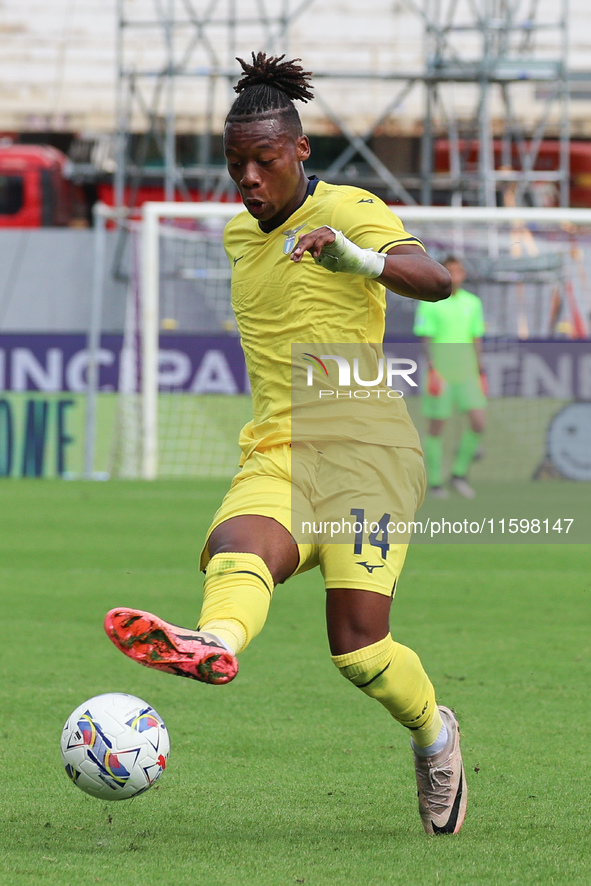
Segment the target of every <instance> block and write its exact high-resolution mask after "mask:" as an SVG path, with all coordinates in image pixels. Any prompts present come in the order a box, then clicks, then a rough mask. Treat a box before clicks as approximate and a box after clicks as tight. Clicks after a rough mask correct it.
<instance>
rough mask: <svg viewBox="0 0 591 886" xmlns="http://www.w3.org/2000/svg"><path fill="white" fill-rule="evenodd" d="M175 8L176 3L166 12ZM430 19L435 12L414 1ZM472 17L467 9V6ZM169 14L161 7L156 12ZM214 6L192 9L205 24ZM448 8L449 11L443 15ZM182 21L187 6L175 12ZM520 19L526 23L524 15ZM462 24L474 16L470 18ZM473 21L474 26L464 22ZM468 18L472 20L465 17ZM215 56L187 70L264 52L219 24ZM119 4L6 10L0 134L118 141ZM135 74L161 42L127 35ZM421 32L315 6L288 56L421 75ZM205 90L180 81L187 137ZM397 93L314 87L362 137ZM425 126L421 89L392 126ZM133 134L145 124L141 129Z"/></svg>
mask: <svg viewBox="0 0 591 886" xmlns="http://www.w3.org/2000/svg"><path fill="white" fill-rule="evenodd" d="M168 2H170V0H168ZM414 2H415V3H416V5H417V6H418V7H420V8H424V7H425V4H427V3H428V2H430V0H414ZM511 2H512V4H513V8H514V10H515V12H516V19H517V20H519V18H520V16H525V15H526V14H527V9H529V7H530V3H529V2H528V0H511ZM462 4H464V5H465V6H466V7H467V5H468V0H460V4H459V8H460V9H461V8H462ZM161 5H162V6H163V7H166V5H167V4H166V2H163V3H162V4H161ZM208 5H210V4H209V3H206V2H205V0H193V7H194V9H195V10H196V11H197V12H198V13H199V12H200V10H203V9H204V8H206V7H207V6H208ZM237 5H238V7H239V9H240V15H241V16H245V15H247V14H249V13H250V12H251V11H252V12H254V11H255V10H256V9H257V8H260V6H261V4H260V3H258V4H257V3H256V2H255V0H240V2H239V3H238V4H237ZM263 5H264V6H266V8H267V9H268V10H269V11H273V10H278V9H281V8H283V6H284V2H283V0H267V2H266V4H263ZM288 5H289V6H290V8H291V9H296V8H298V7H300V6H305V5H306V4H305V2H302V0H290V3H289V4H288ZM443 5H445V3H443ZM228 6H229V2H228V0H218V2H217V4H216V5H215V17H216V18H217V19H224V18H226V17H227V11H228ZM558 6H559V3H558V2H552V0H540V3H539V4H538V7H539V10H540V11H539V13H538V20H539V21H542V20H543V19H544V16H546V17H547V19H548V20H549V21H555V20H556V15H557V13H556V9H557V7H558ZM124 8H125V10H126V14H127V15H129V16H130V17H132V18H133V19H134V20H139V19H142V18H143V19H147V18H151V19H154V17H155V12H154V10H155V3H154V0H125V2H124ZM176 8H177V13H178V15H179V16H180V15H182V14H184V13H183V9H184V5H182V4H180V2H179V0H176ZM522 10H523V11H522ZM466 15H467V14H466ZM467 17H468V16H467ZM470 17H471V18H472V16H470ZM570 20H571V51H570V65H571V67H572V68H579V69H581V68H587V69H591V61H590V58H589V45H590V44H591V4H590V3H589V2H588V0H571V12H570ZM205 33H206V34H207V37H208V40H209V41H210V47H211V49H210V50H209V51H208V50H206V49H205V48H204V47H203V46H201V47H200V48H199V49H198V50H197V51H196V52H195V53H194V54H193V56H192V59H191V65H190V67H191V68H193V69H196V68H197V67H198V66H203V65H206V66H207V65H210V64H211V63H212V62H213V63H217V64H220V65H221V66H223V67H224V68H227V67H228V65H231V67H232V69H234V70H237V65H236V63H235V62H234V61H232V59H233V57H234V56H235V55H246V56H248V54H249V52H250V50H251V49H257V48H260V47H261V46H262V45H263V43H264V38H263V34H264V31H263V29H262V28H261V27H260V26H259V25H256V26H255V25H250V26H247V25H241V26H240V28H239V29H238V30H237V31H236V34H235V46H233V47H232V46H230V36H231V35H230V32H229V30H228V28H227V27H226V26H225V25H223V24H215V23H214V24H212V25H210V26H208V28H207V29H206V32H205ZM116 34H117V27H116V0H51V2H47V0H0V41H1V44H0V45H1V47H2V51H1V52H0V83H1V84H2V87H1V93H0V94H1V96H2V100H1V102H0V129H5V130H17V131H18V130H31V129H56V130H75V131H81V130H98V131H112V130H113V128H114V126H115V91H116V71H115V62H116ZM129 34H130V37H129V43H128V46H129V48H130V52H129V55H128V59H129V61H130V63H132V64H136V65H138V66H140V67H151V68H153V69H154V70H157V69H158V67H159V66H160V65H161V64H162V62H163V58H164V54H163V51H162V39H161V34H157V32H155V31H154V30H150V29H146V30H141V31H140V30H138V29H136V30H134V32H133V35H132V34H131V31H130V32H129ZM193 34H194V30H187V29H180V30H179V31H178V33H177V38H176V39H177V45H178V46H179V48H181V49H182V46H183V45H184V43H185V42H186V41H187V40H188V39H190V37H191V36H192V35H193ZM422 40H423V25H422V22H421V19H420V16H419V15H418V14H417V13H416V12H411V11H409V8H408V6H407V5H406V3H405V0H365V2H363V3H361V2H357V0H355V2H353V0H311V2H310V3H309V4H308V6H307V7H306V8H305V10H304V12H303V13H302V14H301V15H300V16H299V17H297V18H296V19H295V20H294V21H293V23H292V25H291V27H290V45H289V48H288V52H289V54H290V55H294V56H301V57H302V58H303V61H304V64H305V66H306V67H307V68H310V69H311V70H313V71H317V72H322V71H332V72H334V71H341V72H342V71H345V70H352V71H358V72H361V71H369V72H374V73H378V74H382V75H384V74H387V73H388V72H392V71H396V70H398V71H400V70H403V71H415V72H420V71H421V70H422V67H423V55H422V54H423V47H422ZM557 40H558V33H557V30H556V29H553V28H550V29H549V30H548V31H547V32H546V34H545V35H544V36H543V38H542V39H541V41H540V43H541V46H540V53H541V55H544V54H545V53H547V54H548V55H549V56H550V57H551V58H555V57H556V56H557V54H559V50H558V47H557ZM466 44H467V47H468V54H469V53H470V52H472V53H473V54H474V53H475V52H477V51H478V50H477V46H478V38H477V37H473V38H470V36H467V37H466ZM204 87H205V82H204V80H203V79H202V78H197V79H196V78H190V79H187V80H185V81H182V80H181V81H178V83H177V88H176V98H177V110H178V113H179V118H180V120H179V123H180V126H179V128H180V129H185V130H194V129H198V128H199V127H200V126H201V125H202V124H203V119H204V111H205V88H204ZM396 89H397V86H396V84H395V83H394V82H392V81H389V82H385V81H378V82H367V81H366V82H362V81H357V82H355V81H350V80H326V81H325V80H322V79H320V78H319V79H318V80H317V90H318V93H319V94H320V95H321V96H322V97H324V98H326V100H327V102H328V103H329V105H330V106H331V107H334V108H335V109H336V110H337V112H338V113H339V114H340V115H342V116H346V118H347V120H348V121H349V123H350V125H352V126H353V128H355V129H356V130H358V131H360V130H363V128H364V127H365V126H366V125H367V124H369V123H370V122H371V120H372V119H373V118H374V117H375V115H376V114H377V113H378V112H379V111H380V110H381V109H382V108H384V107H385V105H386V104H387V102H388V101H389V99H390V98H391V97H392V96H393V95H394V94H395V90H396ZM230 97H231V96H230V93H229V89H228V87H227V86H226V85H225V84H224V83H221V84H220V86H219V89H218V95H217V99H216V103H217V107H218V112H217V121H218V124H219V122H220V120H221V118H222V115H223V113H224V112H225V110H226V109H227V107H228V102H229V99H230ZM471 101H472V98H471V96H469V95H468V94H466V95H465V96H462V94H461V92H460V93H459V94H458V98H457V106H456V108H455V113H456V114H458V116H461V114H462V113H463V109H464V108H465V107H466V108H467V106H468V105H469V104H470V102H471ZM519 104H520V107H519V108H518V109H517V110H518V113H519V114H520V116H522V118H523V119H524V120H527V118H528V115H529V116H530V115H531V114H532V113H534V116H535V109H534V104H535V103H534V101H533V93H532V88H531V86H527V85H526V86H525V87H524V91H523V97H521V98H520V99H519ZM571 116H572V118H573V127H574V131H575V134H585V133H588V134H589V135H591V124H590V123H588V122H587V118H588V117H591V115H589V113H588V103H587V102H580V101H578V102H573V104H572V108H571ZM304 117H305V120H306V123H307V125H308V128H310V130H311V131H313V130H314V129H315V130H316V131H326V132H330V131H331V125H330V123H329V121H328V119H327V117H326V114H325V112H324V110H323V109H322V107H321V105H320V103H319V102H316V103H313V104H311V105H310V106H308V107H306V109H305V111H304ZM421 117H422V96H421V88H420V86H417V87H415V88H414V90H413V92H412V93H411V95H410V96H409V98H408V99H407V100H406V102H405V103H404V105H403V107H402V108H401V109H400V111H399V113H398V114H397V115H396V116H395V118H394V120H393V122H392V127H391V128H393V129H394V131H398V132H406V133H408V132H412V131H413V128H414V127H416V124H417V123H418V122H419V121H420V120H421ZM138 125H141V122H140V121H139V119H138Z"/></svg>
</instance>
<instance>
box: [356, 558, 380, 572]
mask: <svg viewBox="0 0 591 886" xmlns="http://www.w3.org/2000/svg"><path fill="white" fill-rule="evenodd" d="M357 565H358V566H365V568H366V569H367V571H368V572H369V573H370V574H371V573H372V572H373V571H374V569H383V568H384V565H385V564H384V563H375V564H373V563H367V562H366V561H365V560H363V561H362V562H361V563H358V564H357Z"/></svg>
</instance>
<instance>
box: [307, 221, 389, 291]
mask: <svg viewBox="0 0 591 886" xmlns="http://www.w3.org/2000/svg"><path fill="white" fill-rule="evenodd" d="M326 227H327V228H328V229H329V230H330V231H332V232H333V234H334V236H335V239H334V243H329V244H328V246H325V247H324V248H323V249H322V252H321V253H320V255H319V256H318V258H315V259H314V261H315V262H316V264H317V265H322V267H323V268H326V270H327V271H332V272H333V273H336V272H337V271H340V272H341V273H343V274H358V275H359V276H361V277H369V279H370V280H375V279H376V277H381V275H382V274H383V273H384V267H385V265H386V256H385V255H382V254H381V253H379V252H374V250H373V249H361V247H360V246H357V245H356V244H355V243H352V242H351V240H347V238H346V237H345V235H344V234H343V232H342V231H335V229H334V228H331V227H330V225H326Z"/></svg>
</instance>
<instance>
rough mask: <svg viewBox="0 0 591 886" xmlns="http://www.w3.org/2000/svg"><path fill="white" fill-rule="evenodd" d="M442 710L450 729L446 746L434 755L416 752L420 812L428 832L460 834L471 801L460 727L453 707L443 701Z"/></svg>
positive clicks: (443, 717)
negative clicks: (469, 799) (451, 708)
mask: <svg viewBox="0 0 591 886" xmlns="http://www.w3.org/2000/svg"><path fill="white" fill-rule="evenodd" d="M439 712H440V714H441V718H442V720H443V722H444V723H445V726H446V728H447V732H448V740H447V744H446V746H445V747H444V749H443V750H442V751H439V753H437V754H433V756H431V757H420V756H419V755H418V754H416V753H415V755H414V758H415V772H416V776H417V787H418V795H419V813H420V816H421V820H422V822H423V827H424V828H425V832H426V833H427V834H457V833H458V831H459V830H460V828H461V827H462V824H463V822H464V816H465V815H466V804H467V802H468V789H467V786H466V776H465V774H464V766H463V764H462V753H461V751H460V728H459V726H458V721H457V719H456V715H455V714H454V713H453V711H451V710H450V709H449V708H446V707H443V706H442V705H440V706H439Z"/></svg>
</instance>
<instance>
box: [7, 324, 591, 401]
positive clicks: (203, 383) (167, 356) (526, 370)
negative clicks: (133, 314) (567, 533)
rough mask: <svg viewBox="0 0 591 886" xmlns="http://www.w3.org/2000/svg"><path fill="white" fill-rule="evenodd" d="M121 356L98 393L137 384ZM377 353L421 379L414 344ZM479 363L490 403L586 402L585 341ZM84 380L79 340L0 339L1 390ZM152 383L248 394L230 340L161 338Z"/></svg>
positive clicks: (133, 365) (535, 347) (412, 391)
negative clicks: (410, 365)
mask: <svg viewBox="0 0 591 886" xmlns="http://www.w3.org/2000/svg"><path fill="white" fill-rule="evenodd" d="M445 347H449V348H450V349H453V348H454V347H457V346H455V345H446V346H445ZM122 349H123V338H122V336H120V335H104V336H102V338H101V346H100V349H99V352H98V362H99V390H100V391H103V392H109V391H115V390H117V389H118V388H119V379H120V377H121V367H122V362H124V363H125V365H126V366H127V367H128V372H127V373H125V375H126V377H127V379H128V380H129V379H130V378H131V379H132V383H134V382H136V381H137V379H138V377H139V359H138V355H137V354H136V353H134V352H133V350H131V351H130V350H129V349H127V350H126V352H125V354H126V356H125V357H122V354H123V350H122ZM384 349H385V353H386V356H387V357H398V358H406V359H411V360H415V361H416V362H417V364H418V374H417V377H418V379H419V381H420V379H421V377H423V376H424V372H425V368H426V365H427V361H426V356H425V353H424V351H423V348H422V345H421V343H420V342H418V341H414V342H391V343H387V344H386V345H385V346H384ZM482 363H483V365H484V367H485V369H486V372H487V375H488V384H489V396H490V397H491V398H493V399H494V398H498V397H527V398H532V397H533V398H536V397H549V398H555V399H559V400H591V342H588V341H576V342H573V341H553V342H536V341H525V342H523V341H522V342H504V341H490V342H487V341H485V342H484V345H483V354H482ZM87 373H88V349H87V340H86V336H84V335H73V334H61V335H60V334H53V335H45V334H43V335H33V334H31V335H22V334H4V335H0V390H2V391H15V392H18V391H39V392H43V393H50V392H71V393H84V392H85V391H86V389H87ZM158 378H159V385H160V388H161V390H169V391H179V392H186V393H195V394H244V393H248V392H249V383H248V377H247V374H246V369H245V365H244V357H243V354H242V349H241V347H240V340H239V339H238V338H236V337H234V336H217V337H199V336H190V335H163V336H161V338H160V354H159V365H158ZM128 383H129V382H128ZM419 389H420V386H417V387H410V386H408V389H405V390H404V395H405V396H413V395H416V394H417V393H418V392H419Z"/></svg>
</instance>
